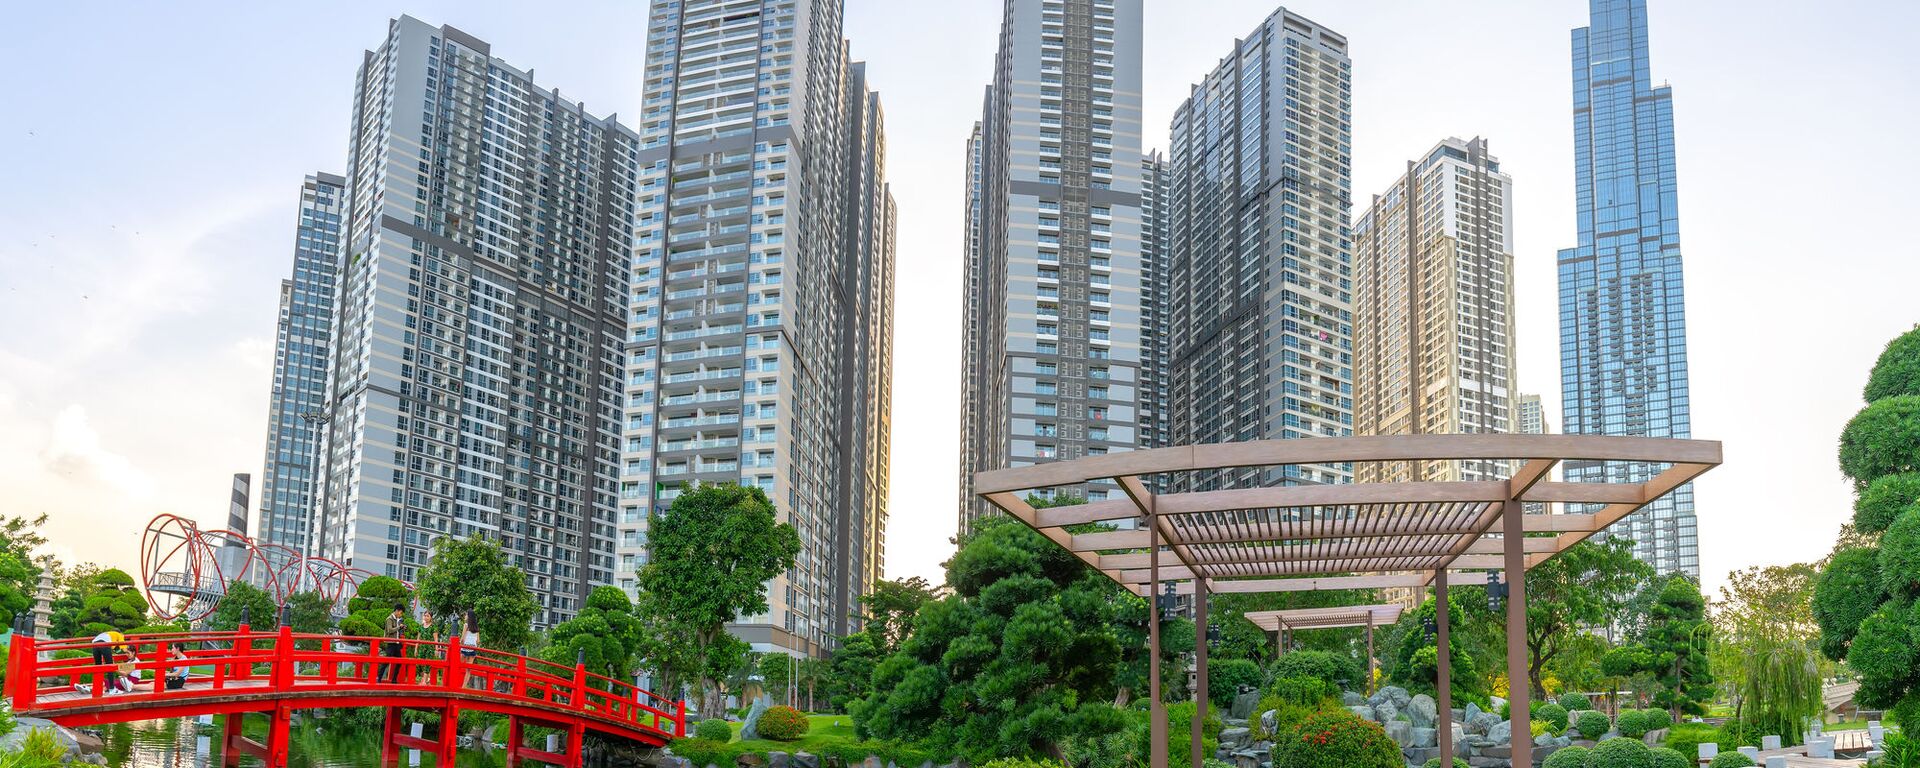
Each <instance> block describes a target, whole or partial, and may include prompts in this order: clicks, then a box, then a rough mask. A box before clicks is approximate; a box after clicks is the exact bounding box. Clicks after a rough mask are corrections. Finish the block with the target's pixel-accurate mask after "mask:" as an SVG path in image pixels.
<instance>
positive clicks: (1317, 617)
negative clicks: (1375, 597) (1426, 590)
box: [1241, 604, 1402, 693]
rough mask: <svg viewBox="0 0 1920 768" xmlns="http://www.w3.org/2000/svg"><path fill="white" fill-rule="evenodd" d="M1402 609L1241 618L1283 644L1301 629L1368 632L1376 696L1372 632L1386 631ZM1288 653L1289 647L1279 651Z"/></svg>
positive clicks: (1360, 608)
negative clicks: (1359, 629)
mask: <svg viewBox="0 0 1920 768" xmlns="http://www.w3.org/2000/svg"><path fill="white" fill-rule="evenodd" d="M1401 610H1402V606H1400V605H1395V604H1384V605H1343V606H1336V607H1332V608H1292V609H1288V610H1284V611H1248V612H1247V613H1244V614H1241V617H1242V618H1244V619H1246V620H1247V621H1251V622H1253V624H1254V626H1257V627H1259V628H1261V629H1263V630H1266V631H1268V632H1272V633H1273V634H1274V641H1275V642H1278V643H1284V642H1285V640H1284V638H1283V637H1282V634H1283V633H1284V634H1285V635H1288V636H1290V635H1292V634H1293V633H1294V632H1296V631H1298V630H1302V629H1345V628H1351V627H1366V628H1367V693H1372V692H1373V670H1374V661H1373V628H1374V627H1384V626H1387V625H1390V624H1392V623H1394V622H1396V621H1399V620H1400V611H1401ZM1280 652H1281V653H1285V652H1286V646H1285V645H1282V646H1281V647H1280Z"/></svg>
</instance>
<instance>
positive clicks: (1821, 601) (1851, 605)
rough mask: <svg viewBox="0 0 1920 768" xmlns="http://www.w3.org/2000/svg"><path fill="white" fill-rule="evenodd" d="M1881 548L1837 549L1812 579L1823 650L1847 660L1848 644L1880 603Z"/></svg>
mask: <svg viewBox="0 0 1920 768" xmlns="http://www.w3.org/2000/svg"><path fill="white" fill-rule="evenodd" d="M1882 597H1883V595H1882V594H1881V592H1880V550H1879V549H1877V548H1874V547H1854V548H1852V549H1843V550H1841V551H1839V552H1836V553H1834V555H1833V559H1832V560H1831V561H1829V562H1828V563H1827V570H1826V571H1825V572H1823V573H1821V574H1820V576H1819V577H1818V578H1816V579H1815V580H1814V583H1813V619H1814V621H1816V622H1819V624H1820V654H1821V655H1823V656H1826V657H1827V658H1828V659H1831V660H1833V661H1846V660H1847V648H1848V647H1849V646H1850V645H1852V643H1853V636H1854V634H1855V633H1857V632H1859V631H1860V622H1862V621H1866V619H1867V616H1869V615H1871V614H1872V613H1873V611H1874V609H1875V608H1879V607H1880V601H1881V599H1882Z"/></svg>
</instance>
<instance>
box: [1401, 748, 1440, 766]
mask: <svg viewBox="0 0 1920 768" xmlns="http://www.w3.org/2000/svg"><path fill="white" fill-rule="evenodd" d="M1400 754H1403V755H1406V756H1407V765H1415V766H1424V765H1426V764H1427V761H1428V760H1432V759H1434V758H1437V757H1439V756H1440V748H1439V747H1408V748H1406V749H1403V750H1400Z"/></svg>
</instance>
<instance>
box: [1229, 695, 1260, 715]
mask: <svg viewBox="0 0 1920 768" xmlns="http://www.w3.org/2000/svg"><path fill="white" fill-rule="evenodd" d="M1259 706H1260V692H1259V691H1248V692H1246V693H1243V694H1240V695H1238V696H1235V697H1233V707H1232V708H1231V709H1229V710H1227V716H1228V717H1234V718H1239V719H1241V720H1245V719H1247V718H1249V717H1252V716H1253V710H1254V709H1255V708H1256V707H1259Z"/></svg>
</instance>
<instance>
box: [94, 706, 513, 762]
mask: <svg viewBox="0 0 1920 768" xmlns="http://www.w3.org/2000/svg"><path fill="white" fill-rule="evenodd" d="M216 723H217V721H211V722H209V723H208V724H206V725H201V724H200V722H199V721H198V720H196V719H192V718H188V719H182V720H151V721H147V722H140V723H121V724H116V725H108V726H101V727H100V728H98V729H90V730H93V731H94V732H95V733H97V734H99V736H100V738H101V740H102V741H103V742H104V743H105V748H104V750H103V753H104V755H105V756H106V758H107V765H109V766H113V767H114V768H219V766H220V765H221V755H220V740H219V738H218V731H217V730H216V729H215V724H216ZM249 725H253V726H254V728H250V729H249V731H248V734H249V735H251V736H254V737H255V738H258V737H259V735H258V734H256V733H254V730H256V729H257V728H259V726H260V723H259V722H258V719H257V718H254V719H252V722H250V723H249ZM327 725H328V723H327V721H325V720H307V721H305V722H302V723H300V724H298V725H295V726H294V729H293V734H292V737H293V744H292V750H291V754H290V755H289V756H288V765H289V768H362V767H363V766H373V765H379V764H380V731H379V729H378V728H375V729H372V730H371V731H369V730H368V729H365V728H355V727H344V728H335V729H333V730H329V729H328V728H327ZM408 752H412V753H413V754H408V755H406V756H404V757H403V758H402V759H401V765H410V766H428V767H430V766H433V765H434V759H433V757H432V756H431V755H423V754H419V753H418V752H414V751H413V750H408ZM458 762H459V764H460V768H467V767H468V766H475V767H476V768H481V767H484V768H492V767H494V766H502V765H504V764H505V762H506V755H505V754H504V753H503V752H501V751H499V750H494V751H491V752H487V751H481V750H461V752H460V757H459V760H458ZM240 764H241V765H242V766H259V765H261V761H260V760H259V759H257V758H253V757H248V756H244V755H243V756H242V757H241V758H240Z"/></svg>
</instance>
